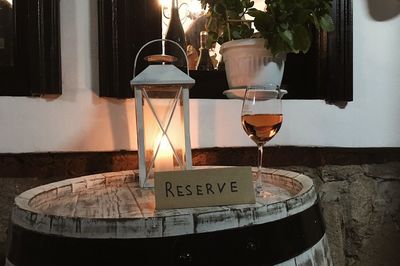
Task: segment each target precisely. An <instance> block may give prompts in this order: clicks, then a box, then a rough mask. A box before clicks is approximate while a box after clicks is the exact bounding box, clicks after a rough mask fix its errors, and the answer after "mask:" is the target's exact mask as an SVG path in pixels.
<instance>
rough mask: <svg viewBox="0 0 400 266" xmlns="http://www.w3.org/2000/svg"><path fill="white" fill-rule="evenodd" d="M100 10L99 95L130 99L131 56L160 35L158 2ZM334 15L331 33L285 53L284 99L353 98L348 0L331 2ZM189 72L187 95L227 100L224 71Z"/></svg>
mask: <svg viewBox="0 0 400 266" xmlns="http://www.w3.org/2000/svg"><path fill="white" fill-rule="evenodd" d="M98 8H99V16H98V19H99V21H98V22H99V73H100V89H99V95H100V96H102V97H117V98H130V97H133V95H132V90H131V88H130V86H129V81H130V80H131V79H132V69H133V59H134V56H135V55H136V53H137V51H138V50H139V48H140V47H141V46H142V45H143V44H144V43H146V42H147V41H149V40H152V39H156V38H159V37H160V36H161V23H160V22H161V9H160V8H159V5H158V0H147V1H144V0H141V1H130V0H98ZM332 17H333V19H334V23H335V26H336V30H335V31H334V32H332V33H328V34H326V33H319V32H317V33H316V34H315V35H314V36H315V37H314V42H313V45H312V47H311V49H310V52H309V53H307V54H306V55H303V54H300V55H294V54H290V55H288V58H287V62H286V67H285V74H284V80H283V82H282V84H283V85H285V86H286V88H287V89H288V91H289V94H288V95H287V97H285V98H286V99H323V100H326V101H330V102H336V101H352V100H353V44H352V43H353V41H352V24H353V23H352V1H351V0H333V8H332ZM153 49H154V51H157V48H153ZM158 51H159V50H158ZM149 53H151V51H149ZM143 67H144V66H143V65H142V66H141V69H143ZM190 75H191V76H192V77H194V78H195V79H196V85H195V87H194V88H192V89H191V92H190V97H191V98H209V99H224V98H225V96H224V95H223V94H222V92H223V91H224V90H225V89H228V86H227V83H226V78H225V72H223V71H215V72H201V71H191V74H190Z"/></svg>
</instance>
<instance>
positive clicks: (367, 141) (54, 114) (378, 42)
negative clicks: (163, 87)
mask: <svg viewBox="0 0 400 266" xmlns="http://www.w3.org/2000/svg"><path fill="white" fill-rule="evenodd" d="M370 1H371V0H370ZM96 2H97V1H96V0H61V30H62V35H61V43H62V69H63V73H62V78H63V94H62V96H60V97H57V98H27V97H22V98H21V97H0V153H8V152H11V153H22V152H47V151H109V150H120V149H126V150H135V149H136V133H135V130H136V129H135V122H134V111H133V110H134V101H133V100H110V99H104V98H99V97H98V96H97V94H96V91H97V89H98V59H97V54H98V49H97V17H96V16H97V15H96V11H97V10H96ZM353 2H354V3H353V4H354V7H353V10H354V23H353V27H354V40H353V43H354V101H353V102H351V103H349V104H348V105H347V106H346V108H344V109H340V108H338V107H336V106H333V105H327V104H325V102H324V101H315V100H313V101H311V100H310V101H293V100H291V101H285V102H284V125H283V127H282V129H281V131H280V132H279V134H278V135H277V137H276V138H275V139H274V140H273V141H272V142H271V143H270V145H298V146H340V147H400V102H399V100H400V49H399V47H400V46H399V43H400V15H397V16H396V17H394V18H391V19H386V20H384V21H376V20H374V19H373V18H372V17H371V15H370V11H369V9H368V2H367V0H356V1H353ZM392 2H393V3H394V4H393V5H394V6H395V7H399V6H398V4H396V3H395V2H396V1H392ZM397 3H399V2H398V1H397ZM396 5H397V6H396ZM391 8H392V9H393V7H391ZM392 9H391V10H390V11H391V12H392V11H393V10H392ZM398 10H399V12H400V8H398ZM190 104H191V110H190V111H191V137H192V147H193V148H198V147H215V146H219V147H225V146H252V145H253V143H252V142H251V141H250V140H249V139H248V138H247V136H246V135H245V134H244V132H243V130H242V128H241V125H240V118H239V115H240V102H239V101H235V100H191V103H190Z"/></svg>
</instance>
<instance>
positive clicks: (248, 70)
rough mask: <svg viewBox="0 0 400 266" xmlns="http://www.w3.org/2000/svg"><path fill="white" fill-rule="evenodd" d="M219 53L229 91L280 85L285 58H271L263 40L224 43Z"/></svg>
mask: <svg viewBox="0 0 400 266" xmlns="http://www.w3.org/2000/svg"><path fill="white" fill-rule="evenodd" d="M220 53H221V54H222V56H223V58H224V63H225V71H226V78H227V80H228V85H229V88H230V89H243V88H246V87H248V86H260V87H262V86H265V85H267V84H274V85H278V86H280V85H281V83H282V78H283V71H284V68H285V59H286V56H281V57H273V56H272V54H271V51H270V50H268V49H266V48H265V40H264V39H242V40H234V41H230V42H226V43H224V44H223V45H222V46H221V50H220Z"/></svg>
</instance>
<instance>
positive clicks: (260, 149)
mask: <svg viewBox="0 0 400 266" xmlns="http://www.w3.org/2000/svg"><path fill="white" fill-rule="evenodd" d="M263 148H264V146H263V145H262V144H258V169H257V179H256V194H257V195H259V194H261V192H262V190H263V188H262V182H261V167H262V161H263V153H264V149H263Z"/></svg>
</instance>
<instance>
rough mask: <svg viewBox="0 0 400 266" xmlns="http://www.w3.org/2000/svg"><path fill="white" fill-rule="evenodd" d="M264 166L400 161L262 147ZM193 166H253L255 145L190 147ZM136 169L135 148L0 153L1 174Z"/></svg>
mask: <svg viewBox="0 0 400 266" xmlns="http://www.w3.org/2000/svg"><path fill="white" fill-rule="evenodd" d="M265 151H266V152H265V157H264V166H268V167H283V166H290V165H302V166H308V167H320V166H324V165H351V164H372V163H385V162H390V161H400V148H323V147H320V148H318V147H295V146H273V147H266V149H265ZM192 154H193V165H237V166H240V165H256V162H257V150H256V147H237V148H204V149H194V150H193V151H192ZM137 168H138V160H137V152H136V151H116V152H64V153H62V152H60V153H20V154H0V178H1V177H38V178H54V177H60V178H68V177H75V176H82V175H87V174H93V173H101V172H109V171H121V170H131V169H137Z"/></svg>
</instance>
